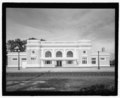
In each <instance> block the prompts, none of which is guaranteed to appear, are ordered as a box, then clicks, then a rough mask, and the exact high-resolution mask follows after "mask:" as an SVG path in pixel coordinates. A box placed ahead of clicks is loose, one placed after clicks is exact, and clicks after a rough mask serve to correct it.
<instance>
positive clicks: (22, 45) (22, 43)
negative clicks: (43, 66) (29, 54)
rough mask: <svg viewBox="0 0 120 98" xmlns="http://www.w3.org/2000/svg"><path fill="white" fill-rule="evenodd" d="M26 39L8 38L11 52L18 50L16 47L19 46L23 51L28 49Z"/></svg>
mask: <svg viewBox="0 0 120 98" xmlns="http://www.w3.org/2000/svg"><path fill="white" fill-rule="evenodd" d="M26 43H27V41H26V40H20V39H15V40H8V42H7V49H8V51H10V52H15V51H16V49H15V48H16V47H17V46H18V47H19V50H20V51H21V52H24V51H25V50H26Z"/></svg>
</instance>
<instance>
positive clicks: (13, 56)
mask: <svg viewBox="0 0 120 98" xmlns="http://www.w3.org/2000/svg"><path fill="white" fill-rule="evenodd" d="M7 56H8V67H18V64H19V65H20V66H21V67H24V68H27V67H97V66H98V64H99V65H100V66H110V54H109V53H107V52H105V51H101V52H99V53H98V52H92V44H91V41H90V40H80V41H72V42H65V41H40V40H27V46H26V52H21V53H16V52H15V53H8V55H7Z"/></svg>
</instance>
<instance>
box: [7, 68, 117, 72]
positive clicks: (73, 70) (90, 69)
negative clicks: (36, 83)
mask: <svg viewBox="0 0 120 98" xmlns="http://www.w3.org/2000/svg"><path fill="white" fill-rule="evenodd" d="M6 71H7V72H8V73H14V72H18V73H19V72H114V71H115V70H114V67H101V68H100V69H98V68H97V67H90V68H83V67H79V68H63V67H62V68H26V69H23V68H21V69H20V70H18V68H7V69H6Z"/></svg>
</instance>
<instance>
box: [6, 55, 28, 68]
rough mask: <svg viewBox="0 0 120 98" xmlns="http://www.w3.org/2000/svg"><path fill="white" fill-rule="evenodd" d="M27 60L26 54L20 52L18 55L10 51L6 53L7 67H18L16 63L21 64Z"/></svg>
mask: <svg viewBox="0 0 120 98" xmlns="http://www.w3.org/2000/svg"><path fill="white" fill-rule="evenodd" d="M26 62H27V58H26V54H25V53H20V54H19V57H18V53H10V54H8V67H18V64H19V65H20V66H22V65H23V64H24V63H26Z"/></svg>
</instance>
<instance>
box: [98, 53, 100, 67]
mask: <svg viewBox="0 0 120 98" xmlns="http://www.w3.org/2000/svg"><path fill="white" fill-rule="evenodd" d="M99 53H100V51H98V69H100V60H99Z"/></svg>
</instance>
